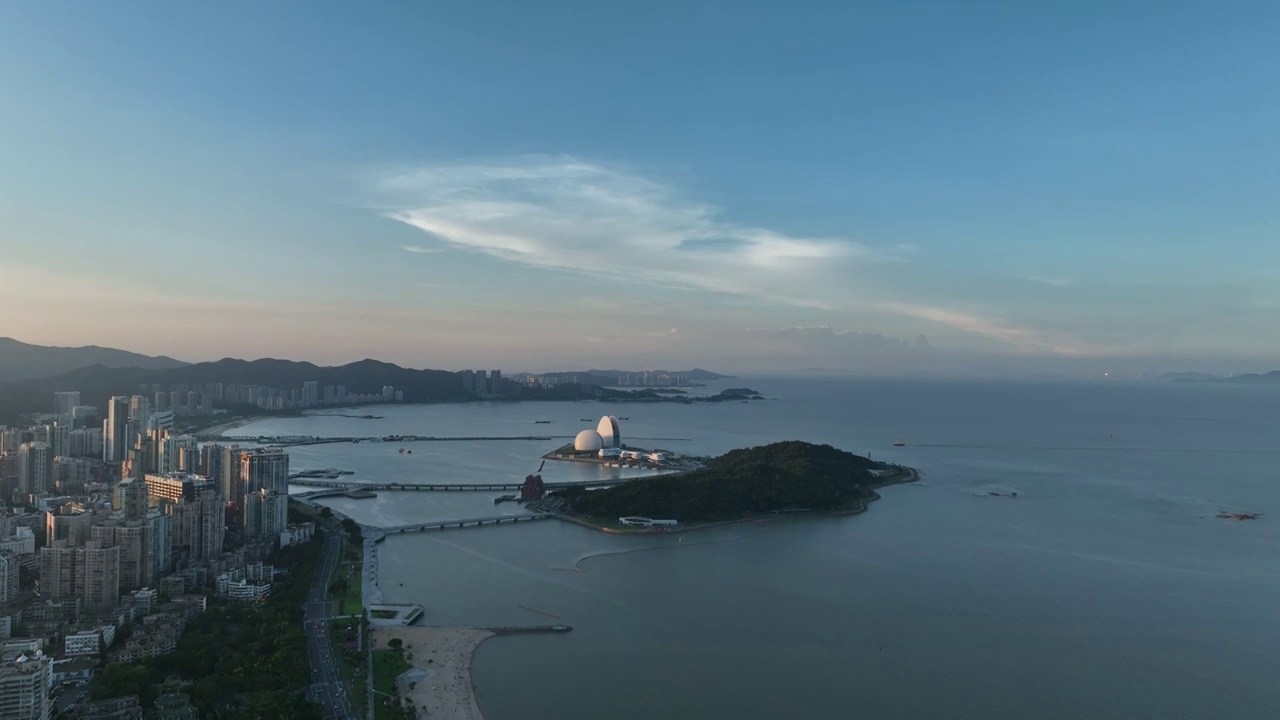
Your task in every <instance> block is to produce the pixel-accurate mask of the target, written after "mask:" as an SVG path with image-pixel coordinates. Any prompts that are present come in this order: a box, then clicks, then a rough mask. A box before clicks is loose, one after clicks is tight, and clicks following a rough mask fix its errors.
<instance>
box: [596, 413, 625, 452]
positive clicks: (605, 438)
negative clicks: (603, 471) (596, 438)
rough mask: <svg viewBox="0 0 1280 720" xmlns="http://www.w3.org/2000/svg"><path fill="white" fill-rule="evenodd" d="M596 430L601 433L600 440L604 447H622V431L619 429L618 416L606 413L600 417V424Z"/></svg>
mask: <svg viewBox="0 0 1280 720" xmlns="http://www.w3.org/2000/svg"><path fill="white" fill-rule="evenodd" d="M596 432H597V433H599V434H600V440H601V441H602V442H603V443H604V447H607V448H617V447H622V433H621V432H619V431H618V418H616V417H614V416H612V415H605V416H604V417H602V418H600V424H599V425H597V426H596Z"/></svg>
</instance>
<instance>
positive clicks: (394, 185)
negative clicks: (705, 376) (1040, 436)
mask: <svg viewBox="0 0 1280 720" xmlns="http://www.w3.org/2000/svg"><path fill="white" fill-rule="evenodd" d="M376 184H377V188H376V190H377V192H378V194H379V195H380V196H381V197H382V198H384V199H385V200H386V205H384V207H389V208H391V209H386V210H384V211H383V212H384V213H385V214H386V216H387V217H390V218H393V219H395V220H398V221H400V222H403V223H406V224H408V225H410V226H413V227H415V228H418V229H420V230H422V231H424V232H425V233H428V234H429V235H430V236H431V237H432V239H434V240H436V241H438V242H441V243H443V244H445V245H449V246H453V247H455V248H461V249H467V250H471V251H474V252H479V253H484V254H486V255H490V256H493V257H497V258H502V259H504V260H508V261H512V262H518V263H522V264H524V265H528V266H532V267H538V268H545V269H549V270H555V271H561V272H573V273H582V274H586V275H589V276H591V277H594V278H608V279H610V280H611V281H614V282H633V283H637V282H638V283H645V284H652V285H660V286H664V287H677V288H687V289H694V290H701V291H710V292H716V293H727V294H732V295H736V296H742V297H749V298H753V299H756V300H762V301H767V302H772V303H776V304H785V305H790V306H797V307H806V308H813V309H820V310H826V311H837V312H839V311H858V312H880V313H891V314H896V315H899V316H906V317H910V318H915V319H918V320H924V321H927V322H929V323H935V324H940V325H944V326H947V327H950V328H953V329H957V330H962V331H964V332H968V333H976V334H978V335H982V336H985V337H988V338H994V339H997V340H1000V341H1002V342H1006V343H1009V344H1011V345H1013V346H1014V347H1017V348H1019V349H1024V350H1039V351H1051V352H1077V351H1082V349H1083V348H1084V347H1085V346H1083V345H1082V344H1079V343H1076V342H1074V341H1072V340H1071V339H1070V338H1053V337H1049V336H1047V335H1045V334H1043V333H1039V332H1037V331H1035V330H1032V329H1026V328H1021V327H1017V326H1013V325H1010V324H1007V323H1004V322H1001V321H998V320H992V319H988V318H984V317H980V316H978V315H972V314H967V313H962V312H958V311H955V310H951V309H944V308H933V307H927V306H923V305H918V304H914V303H902V302H897V301H893V300H891V299H886V298H884V297H875V296H869V295H868V294H869V293H870V292H871V291H870V290H869V289H868V288H869V283H866V282H862V281H861V280H862V279H863V278H866V277H868V275H869V274H870V273H871V272H872V271H873V270H874V269H875V268H877V267H883V266H884V265H885V264H887V263H902V262H910V261H912V260H913V259H914V258H916V257H917V256H918V255H919V250H918V249H917V248H915V247H913V246H911V245H903V244H897V245H886V246H875V245H871V244H868V243H864V242H860V241H856V240H853V239H849V238H838V237H809V236H802V235H792V234H787V233H784V232H781V231H779V230H775V229H769V228H762V227H756V226H753V225H747V224H742V223H736V222H733V221H732V220H730V219H728V218H726V217H725V214H724V213H723V212H722V211H721V210H720V209H718V208H716V207H713V206H710V205H707V204H704V203H699V202H696V201H693V200H691V199H689V198H688V197H687V196H686V195H685V194H683V193H682V192H680V191H679V190H678V189H677V188H675V187H673V186H670V185H667V184H663V183H661V182H657V181H655V180H652V179H649V178H646V177H642V176H640V175H638V174H636V173H633V172H629V171H627V170H625V169H620V168H617V167H611V166H608V165H604V164H600V163H593V162H587V161H583V160H580V159H576V158H571V157H549V156H521V157H515V158H506V159H501V160H493V161H480V162H462V163H438V164H432V165H427V166H424V167H416V168H409V169H399V170H395V171H390V172H386V173H384V174H383V175H381V176H380V177H379V178H378V179H377V181H376ZM416 247H417V246H404V249H406V250H410V248H416ZM410 251H411V252H416V250H410ZM887 300H888V301H887Z"/></svg>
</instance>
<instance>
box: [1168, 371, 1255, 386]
mask: <svg viewBox="0 0 1280 720" xmlns="http://www.w3.org/2000/svg"><path fill="white" fill-rule="evenodd" d="M1160 379H1162V380H1168V381H1170V382H1176V383H1235V384H1239V385H1280V370H1272V371H1271V372H1268V373H1262V374H1259V373H1245V374H1243V375H1229V376H1224V375H1210V374H1208V373H1197V372H1181V373H1165V374H1164V375H1161V376H1160Z"/></svg>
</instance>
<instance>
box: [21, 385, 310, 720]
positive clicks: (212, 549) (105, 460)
mask: <svg viewBox="0 0 1280 720" xmlns="http://www.w3.org/2000/svg"><path fill="white" fill-rule="evenodd" d="M224 392H225V388H224ZM55 403H56V406H57V410H58V412H57V413H56V414H55V415H54V416H53V417H51V418H48V419H46V420H45V421H44V422H42V423H39V424H36V425H33V426H30V427H25V428H0V492H3V494H2V495H0V642H3V643H4V645H3V648H4V652H5V654H4V656H3V657H0V718H5V719H7V718H40V719H41V720H44V719H46V718H48V717H49V715H48V714H47V712H46V709H47V708H48V707H49V706H48V704H47V702H46V701H47V695H48V690H49V689H50V688H52V687H53V684H54V681H53V680H52V679H51V678H53V677H54V675H55V674H56V665H57V664H58V663H61V662H67V661H70V660H75V659H77V658H81V659H82V658H94V659H96V658H99V657H102V656H104V655H105V656H106V657H107V658H108V659H110V660H112V661H117V662H136V661H140V660H144V659H146V658H151V657H156V656H160V655H164V654H166V653H171V652H173V651H174V650H175V649H176V647H177V643H178V639H179V637H181V635H182V631H183V629H184V628H185V626H186V622H187V621H188V620H189V619H190V617H192V615H193V614H194V613H198V612H201V611H203V610H204V609H205V607H206V605H207V602H208V600H207V597H208V595H209V594H210V593H216V594H218V595H222V596H225V597H227V598H230V599H235V600H244V601H253V600H261V599H263V598H265V597H266V596H267V595H269V594H270V592H271V583H272V579H273V577H274V575H275V568H274V567H273V566H272V565H271V564H270V563H269V562H268V557H269V556H270V555H271V553H272V552H274V551H275V550H276V549H277V548H279V547H281V546H282V545H291V544H295V543H300V542H306V541H308V540H310V539H311V538H312V536H313V535H314V533H315V528H314V526H313V525H311V524H310V523H304V524H297V525H292V526H291V525H289V524H288V480H289V456H288V454H287V453H285V452H283V451H282V450H280V449H279V448H241V447H238V446H236V445H234V444H219V443H201V442H199V441H197V440H196V438H195V437H193V436H191V435H185V434H182V433H179V432H177V431H176V430H175V429H174V426H173V417H174V415H173V412H172V410H171V409H167V408H166V409H164V410H155V409H154V408H153V407H152V406H151V405H150V404H149V403H148V402H146V398H143V397H141V396H133V397H123V396H119V397H114V398H112V399H111V401H110V405H109V408H108V415H107V419H106V422H105V423H104V427H103V428H100V429H99V428H93V427H77V423H78V422H79V421H80V420H82V419H84V418H88V417H92V416H91V414H89V413H87V412H84V411H81V410H79V409H80V408H83V407H84V406H82V405H80V404H79V397H78V393H58V394H57V395H56V396H55ZM76 433H83V434H81V435H76ZM71 436H74V437H76V438H77V440H76V443H80V442H81V440H83V438H84V437H86V436H87V437H89V438H90V440H88V441H85V442H84V443H83V444H74V443H71V441H70V440H68V437H71ZM55 448H56V449H55ZM11 449H12V451H11ZM60 452H68V453H74V452H84V453H87V454H90V455H89V456H87V457H84V456H76V455H65V456H64V455H60V454H58V453H60ZM94 452H96V453H98V454H99V456H98V457H92V455H91V454H92V453H94ZM10 457H13V458H16V461H9V460H6V459H7V458H10ZM79 459H84V460H86V461H88V462H91V463H96V465H97V470H96V471H94V472H90V473H89V474H88V476H87V477H68V475H67V474H65V473H64V474H59V473H58V472H57V471H56V470H55V469H56V468H57V467H59V466H60V465H63V464H65V461H67V460H79ZM24 570H25V572H24ZM24 576H25V577H29V578H31V581H30V582H24V581H23V578H24ZM125 625H128V626H129V627H130V628H131V630H132V631H131V633H130V634H129V637H128V638H127V639H126V640H123V641H118V640H117V634H118V629H119V628H121V627H123V626H125ZM15 635H17V636H19V637H14V636H15ZM36 675H39V676H40V677H41V678H43V679H42V680H40V681H39V682H36V681H35V680H33V678H34V677H35V676H36ZM40 683H44V684H45V691H44V699H43V700H42V699H40V698H39V697H37V695H39V693H37V692H35V691H34V690H32V688H35V687H36V686H37V685H39V684H40ZM11 705H12V710H10V709H9V708H10V706H11Z"/></svg>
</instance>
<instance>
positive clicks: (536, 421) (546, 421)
mask: <svg viewBox="0 0 1280 720" xmlns="http://www.w3.org/2000/svg"><path fill="white" fill-rule="evenodd" d="M533 423H534V424H535V425H550V424H551V421H550V420H534V421H533Z"/></svg>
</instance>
